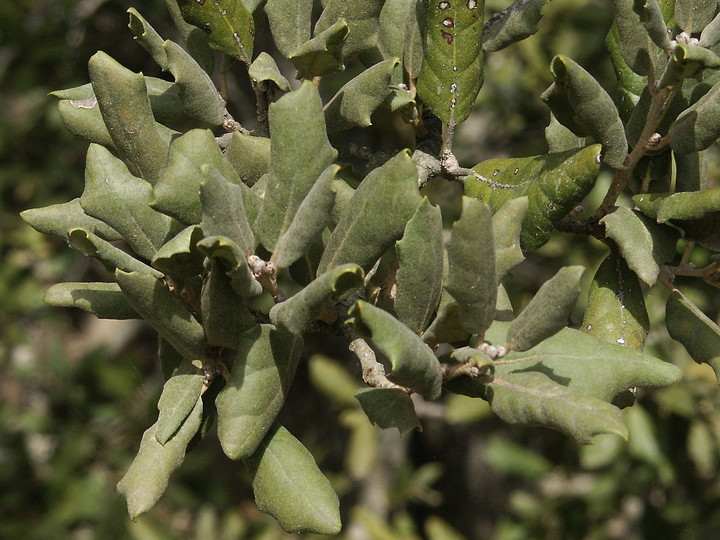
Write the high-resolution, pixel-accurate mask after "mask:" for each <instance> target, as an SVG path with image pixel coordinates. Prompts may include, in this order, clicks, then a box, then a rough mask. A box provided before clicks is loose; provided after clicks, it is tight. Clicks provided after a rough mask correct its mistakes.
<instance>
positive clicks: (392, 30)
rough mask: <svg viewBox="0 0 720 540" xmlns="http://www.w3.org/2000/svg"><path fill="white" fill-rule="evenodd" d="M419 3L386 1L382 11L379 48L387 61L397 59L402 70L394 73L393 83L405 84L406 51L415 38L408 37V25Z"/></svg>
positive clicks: (415, 0)
mask: <svg viewBox="0 0 720 540" xmlns="http://www.w3.org/2000/svg"><path fill="white" fill-rule="evenodd" d="M417 3H418V0H409V1H408V0H386V2H385V3H384V4H383V6H382V9H381V10H380V16H379V17H378V24H379V35H378V48H379V49H380V52H381V53H382V56H383V58H384V59H385V60H390V59H392V58H397V59H398V60H399V64H400V68H399V69H397V70H395V71H394V73H393V75H394V76H393V79H392V82H393V83H402V82H403V72H404V68H403V66H402V63H403V58H404V55H405V50H406V47H407V46H410V47H412V44H413V42H412V38H413V37H415V36H412V37H411V36H410V35H408V32H407V29H406V24H407V21H408V17H410V15H411V13H412V12H413V11H414V10H415V7H416V4H417ZM399 29H404V30H405V31H402V30H400V31H399ZM418 37H419V36H418ZM416 43H417V45H418V47H419V49H420V54H422V42H421V41H420V40H418V41H417V42H416Z"/></svg>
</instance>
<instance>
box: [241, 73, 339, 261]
mask: <svg viewBox="0 0 720 540" xmlns="http://www.w3.org/2000/svg"><path fill="white" fill-rule="evenodd" d="M270 130H271V132H272V138H271V141H270V144H271V149H270V155H271V161H270V180H269V182H268V185H267V189H266V191H265V197H264V198H263V200H262V202H261V206H260V210H259V213H258V216H257V218H256V220H255V227H254V230H255V232H256V233H257V235H258V237H259V238H260V240H261V241H262V243H263V245H264V246H265V247H266V248H268V249H269V250H273V249H274V248H275V244H276V243H277V241H278V239H279V238H280V237H281V236H282V235H283V234H284V233H285V232H286V231H287V230H288V228H289V227H290V224H291V223H292V221H293V218H294V217H295V214H296V212H297V211H298V208H299V206H300V204H301V203H302V202H303V200H304V199H305V197H306V196H307V194H308V192H309V191H310V189H311V188H312V187H313V185H314V184H315V182H316V180H317V179H318V177H319V176H320V175H321V174H322V172H323V171H324V170H325V169H326V167H327V166H328V165H330V164H331V163H332V162H333V160H334V159H335V157H336V156H337V151H336V150H335V149H334V148H333V147H332V146H330V142H329V141H328V138H327V133H326V131H325V117H324V115H323V112H322V101H321V100H320V94H319V93H318V89H317V86H315V85H314V84H313V83H311V82H304V83H303V84H302V86H301V87H300V88H299V89H298V90H295V91H294V92H290V93H289V94H285V95H284V96H283V97H282V98H280V99H279V100H278V101H276V102H275V103H273V104H272V105H270Z"/></svg>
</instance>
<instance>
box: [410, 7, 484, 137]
mask: <svg viewBox="0 0 720 540" xmlns="http://www.w3.org/2000/svg"><path fill="white" fill-rule="evenodd" d="M484 5H485V2H484V0H481V1H475V0H472V1H471V2H440V3H437V4H436V3H435V2H425V14H426V17H427V29H426V33H425V48H424V56H423V63H422V70H421V71H420V76H419V77H418V80H417V92H418V96H419V97H420V98H421V99H422V100H423V101H424V102H425V103H426V104H427V105H428V106H429V107H430V108H431V109H432V110H433V112H434V113H435V114H436V115H437V117H438V118H440V120H442V121H443V122H446V123H448V122H450V123H455V124H459V123H460V122H462V121H463V120H465V119H466V118H467V117H468V115H469V114H470V110H471V109H472V106H473V105H474V104H475V98H476V97H477V95H478V92H480V87H481V86H482V83H483V60H484V55H483V53H482V32H483V7H484Z"/></svg>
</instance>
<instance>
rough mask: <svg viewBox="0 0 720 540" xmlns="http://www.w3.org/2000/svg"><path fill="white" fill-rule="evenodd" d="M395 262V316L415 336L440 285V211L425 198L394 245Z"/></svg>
mask: <svg viewBox="0 0 720 540" xmlns="http://www.w3.org/2000/svg"><path fill="white" fill-rule="evenodd" d="M395 250H396V253H397V258H398V264H399V266H398V270H397V275H396V283H397V291H396V293H395V303H394V308H395V313H396V315H397V318H398V320H399V321H400V322H402V323H403V324H405V325H406V326H407V327H408V328H410V330H412V331H413V332H415V333H416V334H420V333H421V332H422V331H423V330H424V329H425V327H426V325H427V323H428V322H429V320H430V317H431V316H432V314H433V312H434V311H435V310H436V309H437V307H438V302H439V301H440V296H441V294H442V282H443V240H442V216H441V214H440V208H438V207H436V206H432V205H431V204H430V202H429V201H428V199H427V198H424V199H423V201H422V202H421V203H420V206H418V208H417V210H416V211H415V215H413V217H412V218H411V219H410V221H408V222H407V225H406V226H405V232H404V234H403V237H402V240H399V241H398V242H397V243H396V244H395Z"/></svg>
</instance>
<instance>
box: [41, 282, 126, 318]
mask: <svg viewBox="0 0 720 540" xmlns="http://www.w3.org/2000/svg"><path fill="white" fill-rule="evenodd" d="M43 301H44V302H45V303H47V304H50V305H51V306H61V307H75V308H80V309H82V310H84V311H87V312H88V313H92V314H94V315H95V316H96V317H98V318H99V319H136V318H137V317H138V314H137V313H136V312H135V310H134V309H133V308H131V307H130V304H128V302H127V300H125V295H123V293H122V291H121V290H120V287H119V286H118V285H117V284H116V283H56V284H55V285H53V286H52V287H50V288H49V289H48V290H47V292H46V293H45V296H44V297H43Z"/></svg>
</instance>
